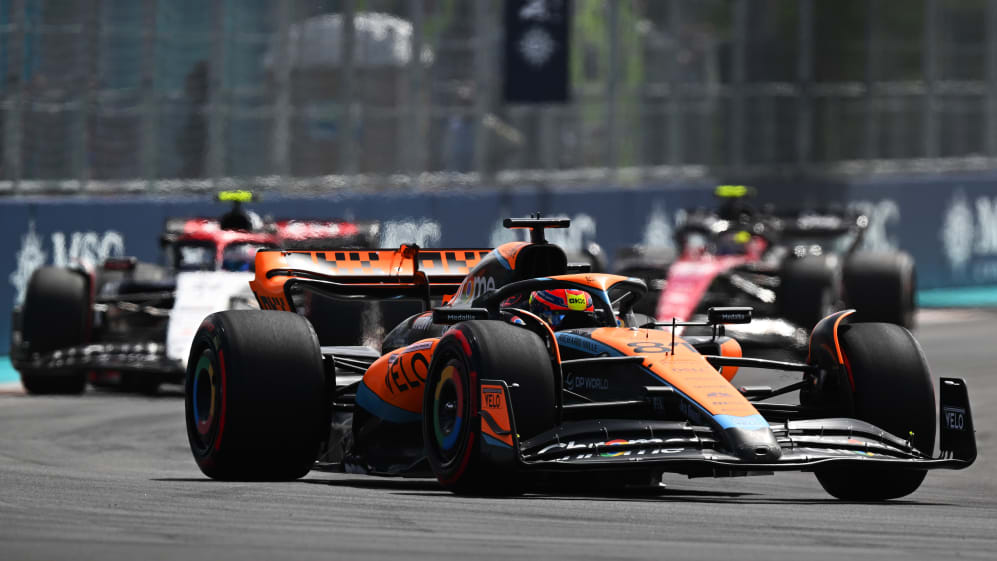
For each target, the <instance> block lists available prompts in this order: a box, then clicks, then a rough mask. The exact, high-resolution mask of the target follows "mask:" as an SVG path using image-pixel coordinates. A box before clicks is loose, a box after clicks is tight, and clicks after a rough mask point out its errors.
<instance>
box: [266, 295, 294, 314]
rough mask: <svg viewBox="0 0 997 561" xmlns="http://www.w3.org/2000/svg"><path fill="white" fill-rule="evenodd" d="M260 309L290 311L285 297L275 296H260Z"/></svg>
mask: <svg viewBox="0 0 997 561" xmlns="http://www.w3.org/2000/svg"><path fill="white" fill-rule="evenodd" d="M260 309H263V310H283V311H288V309H287V306H286V305H285V304H284V299H283V298H278V297H275V296H260Z"/></svg>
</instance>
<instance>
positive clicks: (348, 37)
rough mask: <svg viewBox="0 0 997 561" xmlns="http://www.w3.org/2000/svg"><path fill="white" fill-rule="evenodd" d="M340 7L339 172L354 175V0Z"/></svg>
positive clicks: (355, 168) (355, 155) (355, 108)
mask: <svg viewBox="0 0 997 561" xmlns="http://www.w3.org/2000/svg"><path fill="white" fill-rule="evenodd" d="M342 7H343V10H342V14H343V15H342V28H343V38H342V41H343V43H342V45H341V48H340V50H339V52H340V53H342V57H341V59H340V61H339V68H340V70H341V72H340V76H339V79H340V80H341V82H342V90H341V91H340V98H339V99H340V104H341V105H340V106H341V107H342V111H341V117H342V127H341V128H340V130H341V133H340V135H339V139H340V143H341V144H340V148H341V149H340V154H342V157H343V160H342V163H341V171H342V172H343V173H347V174H354V173H356V172H357V154H358V153H359V152H358V150H357V146H356V136H355V130H356V111H358V110H359V108H358V107H356V99H355V95H354V91H353V90H354V83H353V82H354V78H355V76H354V72H353V69H354V54H355V53H354V46H355V44H356V41H355V39H356V22H355V21H354V16H355V15H356V0H343V3H342Z"/></svg>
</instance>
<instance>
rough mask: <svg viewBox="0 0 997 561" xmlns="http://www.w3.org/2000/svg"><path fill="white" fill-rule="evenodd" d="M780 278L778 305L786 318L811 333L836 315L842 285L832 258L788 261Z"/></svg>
mask: <svg viewBox="0 0 997 561" xmlns="http://www.w3.org/2000/svg"><path fill="white" fill-rule="evenodd" d="M779 278H780V281H779V287H778V289H777V292H776V303H777V304H778V306H779V314H780V315H781V316H782V317H784V318H786V319H788V320H789V321H791V322H793V323H795V324H796V325H799V326H800V327H802V328H804V329H806V330H808V331H809V330H810V329H813V327H814V326H815V325H817V322H818V321H820V320H821V319H823V318H824V317H825V316H827V315H828V314H830V313H831V312H833V311H834V306H835V304H836V303H837V300H838V292H839V289H838V287H839V282H838V276H837V273H836V271H835V268H834V266H833V263H828V257H823V256H822V257H804V258H803V259H793V258H788V259H786V261H785V262H783V265H782V271H781V272H780V275H779Z"/></svg>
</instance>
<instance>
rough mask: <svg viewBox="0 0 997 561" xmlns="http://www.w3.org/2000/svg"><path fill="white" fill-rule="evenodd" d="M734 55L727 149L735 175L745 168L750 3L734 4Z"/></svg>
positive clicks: (740, 2)
mask: <svg viewBox="0 0 997 561" xmlns="http://www.w3.org/2000/svg"><path fill="white" fill-rule="evenodd" d="M733 26H734V29H733V32H734V41H733V46H734V53H733V56H732V64H733V68H732V69H731V84H730V87H731V89H730V104H731V107H730V109H731V110H730V137H729V138H728V144H727V149H728V150H729V151H730V153H729V154H728V155H727V157H728V165H730V167H731V171H733V172H734V173H737V172H740V171H741V168H742V167H743V166H744V133H745V130H744V82H745V70H746V68H745V62H746V58H747V50H748V41H747V38H748V37H747V35H748V2H747V0H735V2H734V24H733Z"/></svg>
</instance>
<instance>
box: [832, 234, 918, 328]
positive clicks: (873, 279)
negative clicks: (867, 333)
mask: <svg viewBox="0 0 997 561" xmlns="http://www.w3.org/2000/svg"><path fill="white" fill-rule="evenodd" d="M844 283H845V299H846V301H847V302H848V305H849V306H851V307H853V308H855V309H856V311H857V312H858V313H856V314H855V320H856V321H870V322H885V323H895V324H897V325H902V326H903V327H906V328H907V329H913V328H914V315H915V312H916V311H917V303H916V299H915V295H916V290H917V275H916V271H915V269H914V259H913V258H911V256H910V255H908V254H906V253H903V252H862V253H857V254H855V255H854V256H852V257H851V258H850V259H849V260H848V262H847V263H846V264H845V271H844Z"/></svg>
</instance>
